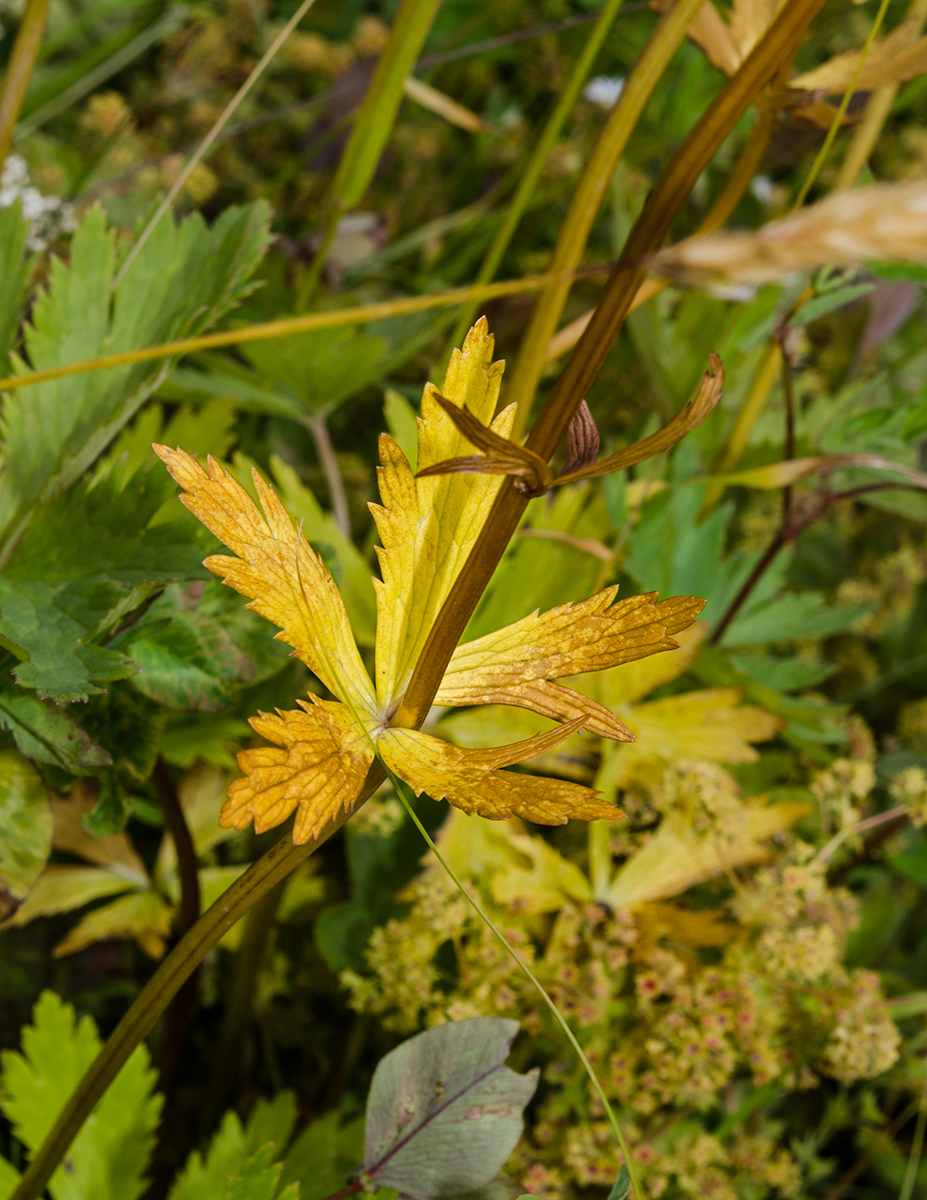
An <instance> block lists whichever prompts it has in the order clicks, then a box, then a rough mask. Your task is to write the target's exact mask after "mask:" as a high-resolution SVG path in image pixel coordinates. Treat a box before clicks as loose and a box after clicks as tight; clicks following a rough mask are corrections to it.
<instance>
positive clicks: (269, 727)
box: [220, 700, 374, 845]
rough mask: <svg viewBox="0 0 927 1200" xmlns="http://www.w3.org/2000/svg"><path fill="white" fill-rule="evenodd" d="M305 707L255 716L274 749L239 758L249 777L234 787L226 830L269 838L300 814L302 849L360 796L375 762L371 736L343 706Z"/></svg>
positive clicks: (297, 833)
mask: <svg viewBox="0 0 927 1200" xmlns="http://www.w3.org/2000/svg"><path fill="white" fill-rule="evenodd" d="M301 703H302V705H303V711H302V712H281V713H279V714H277V715H276V716H273V715H271V714H268V713H261V714H260V716H257V717H252V718H251V724H252V725H253V726H254V729H255V731H256V732H257V733H259V734H261V736H262V737H265V738H267V740H268V741H269V742H273V743H274V745H273V746H267V747H260V748H258V749H256V750H243V751H242V752H241V754H239V756H238V765H239V766H240V767H241V769H242V771H243V772H244V778H242V779H236V780H235V782H234V783H233V784H232V785H231V786H230V788H229V798H228V800H227V801H226V803H225V805H224V807H223V809H222V814H221V816H220V823H221V824H222V825H223V826H225V827H226V828H229V827H231V828H234V829H246V828H247V827H248V825H250V824H251V822H252V821H253V822H254V828H255V830H256V831H257V832H258V833H262V832H263V831H264V830H265V829H272V828H273V827H274V826H275V825H280V824H281V823H282V822H283V821H285V820H286V819H287V817H288V816H289V815H290V813H292V812H293V811H294V810H295V809H298V810H299V811H298V812H297V815H296V824H295V825H294V827H293V840H294V841H295V842H296V843H297V845H299V844H300V843H302V842H306V841H308V840H309V839H310V838H313V837H317V836H318V835H319V833H320V832H321V831H322V829H323V828H324V827H325V825H326V824H327V823H328V821H330V820H331V819H332V818H333V817H335V816H336V815H337V814H338V812H339V811H341V810H342V809H343V810H344V811H348V810H349V809H350V807H351V804H352V803H353V802H354V800H355V799H356V798H357V795H358V793H359V792H360V789H361V786H362V784H363V782H364V777H365V776H366V774H367V771H368V770H369V768H370V764H371V763H372V762H373V758H374V754H373V749H372V747H371V743H370V734H369V731H367V732H365V731H364V730H363V729H361V728H359V727H358V726H357V724H356V723H355V721H354V717H353V715H352V713H351V712H350V710H349V709H348V708H347V707H346V706H345V705H343V704H334V703H332V702H331V701H326V700H316V701H314V702H313V703H311V704H310V703H305V702H302V701H301ZM372 728H374V725H373V723H371V729H372ZM277 747H281V748H280V749H278V748H277Z"/></svg>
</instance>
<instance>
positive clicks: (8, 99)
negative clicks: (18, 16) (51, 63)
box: [0, 0, 48, 171]
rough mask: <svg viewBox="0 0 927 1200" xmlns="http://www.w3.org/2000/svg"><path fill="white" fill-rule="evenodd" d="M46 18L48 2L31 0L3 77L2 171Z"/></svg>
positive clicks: (0, 118)
mask: <svg viewBox="0 0 927 1200" xmlns="http://www.w3.org/2000/svg"><path fill="white" fill-rule="evenodd" d="M47 15H48V0H28V3H27V4H26V10H25V12H24V13H23V16H22V20H21V21H20V23H19V31H18V32H17V34H16V41H15V42H14V43H13V49H12V51H11V53H10V58H9V62H8V63H7V67H6V73H5V74H4V76H3V88H2V90H0V171H2V170H3V164H4V163H5V162H6V157H7V155H8V154H9V152H10V146H12V144H13V132H14V130H15V129H16V122H17V121H18V120H19V114H20V112H21V111H22V107H23V101H24V100H25V99H26V92H27V91H28V90H29V81H30V80H31V79H32V72H33V71H34V70H35V64H36V61H37V59H38V57H39V50H40V49H41V48H42V35H43V34H44V33H45V18H46V16H47Z"/></svg>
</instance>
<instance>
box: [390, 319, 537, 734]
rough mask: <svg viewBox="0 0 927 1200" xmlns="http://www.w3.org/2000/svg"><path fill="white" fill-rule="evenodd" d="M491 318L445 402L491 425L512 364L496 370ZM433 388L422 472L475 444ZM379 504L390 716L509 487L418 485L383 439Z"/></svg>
mask: <svg viewBox="0 0 927 1200" xmlns="http://www.w3.org/2000/svg"><path fill="white" fill-rule="evenodd" d="M492 352H493V338H492V336H491V335H490V334H489V332H488V331H487V326H486V321H485V319H481V320H480V321H478V322H477V323H476V325H474V326H473V328H472V329H471V330H470V333H469V334H468V335H467V340H466V341H465V342H464V347H463V351H462V352H461V351H457V350H455V351H454V354H453V355H452V357H451V362H450V366H449V367H448V369H447V374H446V376H445V379H444V387H443V388H442V389H441V393H442V395H443V396H444V399H445V400H448V401H450V402H451V403H453V404H456V405H457V406H458V407H459V406H462V405H464V404H465V405H466V406H467V408H468V409H469V411H470V412H471V413H472V414H473V415H474V416H475V417H477V418H478V419H479V420H480V421H481V422H482V423H483V424H486V423H487V422H488V421H489V419H490V418H491V416H492V414H493V412H494V411H495V407H496V401H497V399H498V396H499V386H500V383H501V381H502V369H503V366H504V364H503V363H501V362H497V363H494V362H493V361H492ZM435 391H436V389H435V388H434V387H432V385H431V384H428V385H427V386H426V388H425V392H424V395H423V396H422V416H421V418H420V420H419V427H418V428H419V444H418V468H419V470H422V469H423V468H426V467H429V466H432V465H433V464H434V463H436V462H439V461H441V460H442V459H445V458H454V457H455V456H457V455H458V454H460V453H461V451H462V450H464V449H466V448H468V447H469V443H468V442H467V440H466V439H465V438H464V437H463V435H462V434H460V433H458V431H457V429H456V428H455V426H454V423H453V422H452V421H451V419H450V418H449V417H448V416H447V414H446V413H445V412H444V411H443V410H442V408H441V406H440V405H439V404H438V402H437V401H436V400H435V399H434V395H435ZM514 417H515V414H514V411H513V410H511V409H506V410H504V411H503V412H501V413H500V414H499V416H498V417H497V418H496V419H495V421H493V423H492V426H491V428H492V429H493V430H494V431H495V432H497V433H500V434H502V435H503V436H508V434H509V433H510V432H511V428H512V422H513V420H514ZM380 462H381V465H380V468H379V471H378V476H379V481H380V498H381V500H382V502H383V503H382V505H371V506H370V507H371V511H372V513H373V516H374V520H375V521H376V523H377V530H378V532H379V534H380V539H381V541H382V548H380V549H378V554H379V558H380V570H381V573H382V576H383V581H382V583H379V584H378V585H377V649H376V658H377V696H378V698H379V703H380V707H381V710H382V711H385V712H389V711H390V709H391V708H392V707H394V705H395V701H396V700H397V699H398V698H399V697H400V696H401V695H402V693H403V691H404V690H405V687H406V684H407V683H408V681H409V676H410V675H411V673H412V668H413V666H414V665H415V662H416V660H417V658H418V656H419V654H420V652H421V650H422V647H423V646H424V644H425V639H426V638H427V636H428V633H429V631H430V629H431V627H432V625H433V624H434V621H435V617H436V616H437V615H438V612H439V611H440V608H441V605H442V604H443V603H444V601H445V599H446V598H447V595H448V592H450V590H451V587H452V586H453V583H454V580H455V579H456V578H457V575H458V574H459V572H460V569H461V568H462V566H463V564H464V562H465V561H466V559H467V555H468V554H469V553H470V550H471V549H472V548H473V545H474V543H475V541H476V539H477V536H478V534H479V532H480V529H481V528H482V527H483V523H484V522H485V520H486V517H487V516H488V514H489V510H490V508H491V507H492V502H493V500H494V499H495V496H496V492H497V491H498V490H499V487H500V485H501V482H502V481H501V480H500V479H497V478H493V477H491V476H483V475H439V476H431V477H427V478H419V479H416V478H415V476H414V475H413V474H412V468H411V467H410V466H409V463H408V460H407V459H406V457H405V455H404V454H403V453H402V451H401V450H400V449H399V447H398V446H397V445H396V443H395V442H394V441H393V439H392V438H390V437H387V436H386V435H385V434H384V435H383V437H382V438H381V439H380Z"/></svg>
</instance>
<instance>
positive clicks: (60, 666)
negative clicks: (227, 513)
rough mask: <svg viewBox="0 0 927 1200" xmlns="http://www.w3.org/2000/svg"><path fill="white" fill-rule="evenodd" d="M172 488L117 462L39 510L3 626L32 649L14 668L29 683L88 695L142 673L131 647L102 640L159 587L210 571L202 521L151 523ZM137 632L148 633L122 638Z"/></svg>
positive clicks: (10, 576)
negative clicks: (206, 564) (201, 539)
mask: <svg viewBox="0 0 927 1200" xmlns="http://www.w3.org/2000/svg"><path fill="white" fill-rule="evenodd" d="M170 493H171V489H170V486H169V481H168V486H167V487H165V482H164V478H163V472H162V471H159V470H151V469H149V467H145V468H143V469H140V470H139V471H136V472H135V473H134V474H133V475H132V476H131V477H130V478H128V479H127V478H126V474H125V471H124V470H123V469H122V468H121V466H120V465H118V464H117V465H115V466H114V467H113V468H112V469H110V470H109V471H107V472H106V474H105V475H104V476H103V477H102V478H100V479H99V480H98V481H97V482H96V484H95V485H91V486H85V487H81V488H78V489H75V490H74V491H73V492H72V493H69V494H68V496H67V497H59V498H56V499H55V500H53V501H52V502H51V503H49V504H48V505H46V506H45V507H44V508H42V509H41V510H40V511H39V513H38V515H37V516H36V517H35V518H34V519H33V522H32V524H31V526H30V527H29V529H28V530H27V531H26V533H25V536H24V537H23V539H22V542H21V543H20V544H19V546H18V547H17V549H16V552H15V553H14V555H13V557H12V558H11V560H10V562H9V563H8V565H7V567H6V569H5V571H4V574H3V576H2V577H0V613H2V616H0V633H2V634H3V635H4V636H5V637H7V638H8V639H9V640H10V641H11V642H14V643H16V645H17V646H19V647H21V648H22V650H23V651H24V652H25V655H26V656H27V657H26V661H24V662H22V663H20V664H19V666H17V667H16V669H15V672H14V674H15V676H16V679H17V681H18V682H19V683H20V684H21V685H22V686H23V687H30V688H35V689H36V690H37V692H38V693H39V695H40V696H41V697H43V698H45V697H47V698H50V699H52V700H55V701H58V702H61V701H73V700H86V698H87V697H88V696H90V695H94V694H99V693H100V692H101V691H103V687H102V686H101V685H103V684H107V683H112V682H113V681H115V680H117V679H123V678H125V677H126V676H128V675H132V674H134V672H135V665H134V663H133V661H132V659H131V658H130V657H128V656H127V655H126V654H125V653H123V651H122V649H121V648H117V647H114V646H101V645H98V644H95V641H94V639H99V638H101V637H104V636H105V635H106V634H107V633H108V632H109V631H111V630H112V629H113V628H115V627H116V626H117V625H118V624H119V623H120V622H121V621H123V620H124V619H125V617H126V616H128V615H129V614H130V613H131V612H132V611H133V610H134V609H136V608H137V607H138V606H139V605H140V604H142V603H143V602H144V601H145V600H146V599H147V598H148V597H149V596H150V594H151V592H152V590H153V589H154V588H155V587H157V586H160V585H163V584H164V583H166V582H168V581H170V580H174V579H202V578H203V577H204V571H203V568H202V565H201V560H202V548H201V546H199V545H197V538H198V537H199V536H200V535H199V532H198V530H197V529H196V526H195V525H194V523H193V522H192V521H186V520H184V521H177V522H168V523H165V524H161V525H157V526H155V527H154V528H153V529H149V528H148V523H149V521H150V519H151V517H152V516H153V515H154V514H155V513H156V512H157V510H158V509H159V508H160V507H161V505H162V504H163V502H164V500H165V499H166V498H167V497H168V496H169V495H170ZM132 636H138V631H137V630H133V631H132V633H131V634H129V635H127V636H126V637H124V638H123V639H122V641H123V642H128V641H130V640H131V638H132Z"/></svg>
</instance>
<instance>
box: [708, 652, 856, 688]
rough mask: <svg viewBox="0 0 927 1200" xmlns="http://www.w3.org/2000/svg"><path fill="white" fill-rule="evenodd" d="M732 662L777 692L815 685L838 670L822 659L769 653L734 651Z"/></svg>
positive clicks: (752, 677)
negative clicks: (777, 656) (778, 655)
mask: <svg viewBox="0 0 927 1200" xmlns="http://www.w3.org/2000/svg"><path fill="white" fill-rule="evenodd" d="M731 662H732V663H734V665H735V666H736V667H738V668H739V669H740V670H741V671H743V672H744V673H745V674H746V675H749V676H750V678H751V679H756V680H757V681H758V682H759V683H764V684H766V686H767V687H771V688H775V690H776V691H777V692H797V691H801V690H802V689H803V688H810V687H814V686H815V684H818V683H823V681H824V680H825V679H828V678H829V677H830V676H831V675H833V673H834V672H835V671H836V670H837V667H836V666H835V665H834V664H833V663H826V662H821V661H820V659H804V658H798V657H796V656H792V657H788V658H774V657H773V656H772V655H770V654H732V655H731Z"/></svg>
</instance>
